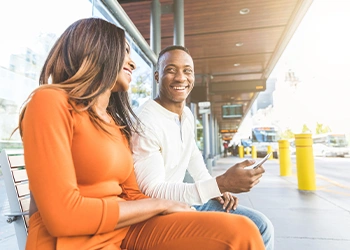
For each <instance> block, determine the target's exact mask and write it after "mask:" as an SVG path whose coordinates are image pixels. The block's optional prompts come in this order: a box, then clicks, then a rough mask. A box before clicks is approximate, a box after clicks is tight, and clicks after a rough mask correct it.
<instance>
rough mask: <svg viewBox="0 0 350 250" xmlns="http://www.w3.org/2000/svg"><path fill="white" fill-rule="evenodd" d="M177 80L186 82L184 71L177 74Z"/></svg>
mask: <svg viewBox="0 0 350 250" xmlns="http://www.w3.org/2000/svg"><path fill="white" fill-rule="evenodd" d="M175 80H176V81H179V82H184V81H186V75H185V74H184V72H182V71H180V70H179V71H177V72H176V74H175Z"/></svg>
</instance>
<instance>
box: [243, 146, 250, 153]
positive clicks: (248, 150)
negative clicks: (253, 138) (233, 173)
mask: <svg viewBox="0 0 350 250" xmlns="http://www.w3.org/2000/svg"><path fill="white" fill-rule="evenodd" d="M244 150H245V154H246V155H250V147H246V148H245V149H244Z"/></svg>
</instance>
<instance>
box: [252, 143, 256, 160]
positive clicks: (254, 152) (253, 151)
mask: <svg viewBox="0 0 350 250" xmlns="http://www.w3.org/2000/svg"><path fill="white" fill-rule="evenodd" d="M252 158H253V159H256V158H257V152H256V147H255V146H252Z"/></svg>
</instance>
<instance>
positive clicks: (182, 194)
mask: <svg viewBox="0 0 350 250" xmlns="http://www.w3.org/2000/svg"><path fill="white" fill-rule="evenodd" d="M132 145H133V157H134V167H135V174H136V179H137V182H138V185H139V187H140V189H141V191H142V192H144V193H145V194H146V195H148V196H150V197H155V198H163V199H172V200H177V201H182V202H186V203H188V204H192V205H196V204H203V203H205V202H207V201H208V200H209V199H211V198H214V197H217V196H220V192H219V189H218V187H217V184H216V180H215V178H212V177H211V176H210V175H209V176H206V177H207V178H206V179H205V180H202V181H197V182H196V183H183V178H184V172H183V171H182V170H181V171H180V170H177V169H176V168H177V166H174V169H168V170H167V171H168V176H166V169H165V163H164V160H163V156H162V153H161V150H162V148H161V146H160V144H159V141H158V139H157V135H156V134H155V133H153V132H152V131H151V130H147V128H144V133H142V134H140V135H138V134H134V135H133V136H132ZM169 153H171V152H169ZM202 161H203V160H202ZM207 174H208V173H207ZM199 175H203V176H204V175H206V174H205V171H204V172H203V173H201V174H200V173H199ZM208 177H209V178H210V179H208ZM169 179H171V180H170V181H169ZM215 189H216V190H217V193H215V194H214V195H211V194H210V192H213V191H212V190H215Z"/></svg>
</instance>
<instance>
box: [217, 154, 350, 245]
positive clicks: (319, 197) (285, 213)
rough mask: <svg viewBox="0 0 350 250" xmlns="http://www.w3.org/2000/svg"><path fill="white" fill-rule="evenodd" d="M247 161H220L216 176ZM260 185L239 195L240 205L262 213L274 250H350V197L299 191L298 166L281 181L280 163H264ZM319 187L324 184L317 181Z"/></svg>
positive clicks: (226, 159)
mask: <svg viewBox="0 0 350 250" xmlns="http://www.w3.org/2000/svg"><path fill="white" fill-rule="evenodd" d="M243 160H244V159H241V158H238V157H232V156H229V157H226V158H220V159H219V160H217V162H216V165H215V166H213V173H212V174H213V176H217V175H219V174H222V173H224V172H225V170H226V169H228V168H229V167H230V166H232V165H234V164H235V163H237V162H241V161H243ZM264 168H265V170H266V172H265V174H264V175H263V177H262V179H261V181H260V183H259V184H258V185H257V186H255V187H254V188H253V189H252V190H251V191H250V192H249V193H243V194H238V195H236V196H237V197H239V204H242V205H245V206H248V207H252V208H254V209H257V210H259V211H261V212H263V213H264V214H265V215H266V216H267V217H268V218H270V220H271V221H272V223H273V224H274V227H275V250H297V249H298V250H349V249H350V197H349V194H348V195H347V196H346V195H344V197H343V198H341V199H339V197H333V194H330V193H327V192H325V191H322V190H317V191H300V190H298V180H297V176H296V169H295V163H294V164H292V172H293V175H292V176H288V177H282V176H280V173H279V161H278V159H272V160H268V161H267V162H266V163H264ZM317 183H318V184H317V185H319V184H320V185H322V180H319V179H317Z"/></svg>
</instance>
